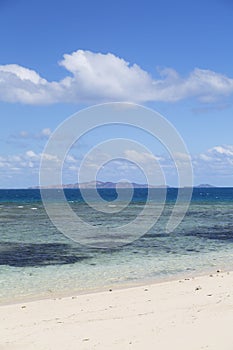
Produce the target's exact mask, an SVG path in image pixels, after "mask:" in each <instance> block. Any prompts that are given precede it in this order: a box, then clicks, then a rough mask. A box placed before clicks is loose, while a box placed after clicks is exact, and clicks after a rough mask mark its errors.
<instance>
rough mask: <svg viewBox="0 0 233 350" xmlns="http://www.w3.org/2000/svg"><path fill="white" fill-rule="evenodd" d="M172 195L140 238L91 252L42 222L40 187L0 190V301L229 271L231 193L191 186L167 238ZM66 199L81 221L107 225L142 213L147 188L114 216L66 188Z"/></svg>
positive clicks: (232, 264) (110, 194)
mask: <svg viewBox="0 0 233 350" xmlns="http://www.w3.org/2000/svg"><path fill="white" fill-rule="evenodd" d="M158 191H159V190H158ZM101 194H102V196H103V197H104V198H105V199H107V200H108V201H109V204H110V205H111V203H110V201H111V200H113V199H114V198H116V193H115V191H114V190H103V191H102V193H101ZM176 195H177V190H176V189H168V193H167V202H166V206H165V209H164V211H163V214H162V216H161V217H160V219H159V221H158V222H157V223H156V224H155V225H154V227H153V228H151V229H150V230H149V232H148V233H146V234H145V235H144V236H143V237H141V238H139V239H137V240H135V241H134V242H132V243H131V244H128V245H126V246H123V247H119V248H108V249H97V248H93V247H88V246H82V245H80V244H78V243H77V242H74V241H72V240H70V239H69V238H67V237H66V236H64V235H63V234H62V233H60V232H59V231H58V230H57V229H56V227H54V225H53V224H52V223H51V221H50V219H49V218H48V216H47V214H46V211H45V210H44V207H43V205H42V202H41V198H40V192H39V191H38V190H8V191H7V190H0V286H1V288H0V299H1V301H11V300H13V299H20V298H31V297H42V296H47V295H48V294H58V293H61V294H63V293H71V292H72V291H77V292H78V291H79V292H81V291H86V290H92V289H99V288H102V287H107V286H111V287H113V286H116V285H125V284H132V283H135V282H137V281H143V280H158V279H161V278H172V277H174V276H178V275H180V274H184V273H189V274H190V273H195V274H197V273H199V272H200V273H202V272H203V271H205V270H206V271H207V270H211V269H213V270H215V269H217V268H225V269H232V268H233V254H232V253H233V189H232V188H210V189H194V193H193V198H192V202H191V205H190V208H189V210H188V212H187V214H186V216H185V218H184V219H183V221H182V223H181V224H180V225H179V226H178V227H177V228H176V230H175V231H174V232H172V233H169V234H168V233H166V232H165V227H166V223H167V221H168V218H169V216H170V213H171V210H172V208H173V206H174V202H175V199H176ZM66 196H67V199H68V201H69V203H70V205H71V207H72V209H73V210H74V212H76V213H77V214H78V215H79V216H80V217H81V218H82V220H84V221H87V222H89V223H91V224H92V225H96V226H98V227H99V228H101V227H102V228H104V227H106V225H108V227H110V228H111V227H115V226H117V225H119V226H120V225H122V224H123V223H124V224H126V223H128V222H130V221H131V220H132V219H133V218H135V217H136V216H137V215H138V214H139V213H140V212H141V210H142V209H143V207H144V205H145V200H146V196H147V191H146V190H143V189H140V190H135V194H134V197H133V200H132V202H131V204H130V205H129V206H128V207H126V208H125V210H123V211H122V212H120V213H118V214H114V215H109V214H108V215H106V214H102V213H101V212H98V211H93V210H92V209H90V208H88V207H87V205H86V204H85V203H84V201H83V200H82V197H81V194H80V192H79V191H77V190H67V191H66ZM157 197H158V196H157ZM121 204H122V203H121ZM121 204H119V205H121ZM97 205H98V203H97ZM114 205H115V204H114ZM151 215H153V213H151ZM144 220H150V218H149V216H145V217H143V221H144ZM142 224H143V222H142ZM110 231H111V230H110Z"/></svg>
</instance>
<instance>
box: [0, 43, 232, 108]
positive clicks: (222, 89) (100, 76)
mask: <svg viewBox="0 0 233 350" xmlns="http://www.w3.org/2000/svg"><path fill="white" fill-rule="evenodd" d="M59 65H60V66H62V67H63V68H65V69H66V70H67V76H66V77H65V78H64V79H62V80H60V81H52V82H49V81H48V80H46V79H45V78H42V77H41V76H40V75H39V74H38V73H37V72H35V71H34V70H31V69H28V68H25V67H22V66H19V65H17V64H8V65H1V66H0V100H2V101H6V102H20V103H25V104H50V103H59V102H63V103H69V102H73V103H80V102H104V101H119V100H120V101H132V102H146V101H169V102H175V101H179V100H182V99H186V98H190V97H195V98H198V99H199V100H201V101H203V102H213V101H215V100H216V99H218V98H220V97H224V96H228V95H230V94H232V93H233V79H232V78H230V77H227V76H225V75H223V74H220V73H216V72H213V71H211V70H207V69H199V68H195V69H194V70H193V71H192V72H190V74H189V75H188V76H187V77H182V76H180V75H179V74H178V72H176V71H175V70H174V69H171V68H169V69H164V70H162V71H160V78H159V79H155V78H153V77H152V75H151V74H149V73H148V72H146V71H145V70H143V69H142V68H141V67H139V66H138V65H137V64H130V63H129V62H126V61H125V60H124V59H123V58H119V57H117V56H115V55H113V54H111V53H108V54H102V53H94V52H91V51H83V50H78V51H75V52H73V53H71V54H65V55H64V56H63V59H62V60H61V61H60V62H59Z"/></svg>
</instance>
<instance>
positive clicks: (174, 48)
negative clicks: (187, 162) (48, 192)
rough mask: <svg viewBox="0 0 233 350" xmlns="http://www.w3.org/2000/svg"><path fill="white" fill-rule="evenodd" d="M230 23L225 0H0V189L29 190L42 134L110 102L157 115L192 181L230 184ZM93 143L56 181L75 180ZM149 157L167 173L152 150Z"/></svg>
mask: <svg viewBox="0 0 233 350" xmlns="http://www.w3.org/2000/svg"><path fill="white" fill-rule="evenodd" d="M232 16H233V4H232V2H231V1H230V0H212V1H210V0H206V1H200V0H197V1H195V2H194V1H184V0H180V1H171V0H169V1H168V0H167V1H166V0H165V1H164V0H163V1H162V0H161V1H160V0H159V1H144V2H141V1H137V2H135V1H130V0H129V1H116V2H110V1H103V0H102V1H98V2H96V1H85V2H83V1H76V0H66V1H63V0H61V1H59V2H57V1H54V0H50V1H45V0H42V1H40V2H35V1H34V2H33V1H29V0H17V1H16V0H8V1H6V0H5V1H4V0H2V1H0V33H1V34H0V35H1V41H0V118H1V119H0V120H1V129H0V188H6V187H7V188H14V187H28V186H33V185H37V184H38V172H39V161H40V156H41V153H42V151H43V148H44V146H45V143H46V142H47V140H48V138H49V136H50V135H51V132H52V131H53V130H54V129H55V128H56V127H57V126H58V125H59V124H60V123H61V122H62V121H64V120H65V119H66V118H67V117H69V116H70V115H71V114H73V113H75V112H76V111H78V110H81V109H82V108H84V107H88V106H91V105H93V104H98V103H102V102H112V101H132V102H136V103H140V104H142V105H144V106H148V107H150V108H153V109H155V110H157V111H158V112H159V113H161V114H162V115H163V116H164V117H166V118H167V119H168V120H169V121H170V122H171V123H172V124H173V125H174V126H175V127H176V129H177V130H178V132H179V133H180V134H181V136H182V137H183V139H184V141H185V143H186V145H187V147H188V149H189V152H190V154H191V157H192V161H193V168H194V183H195V184H198V183H212V184H214V185H223V186H233V175H232V174H233V171H232V170H233V142H232V130H233V118H232V115H233V103H232V102H233V64H232V62H233V48H232V46H233V43H232V36H233V22H232ZM104 133H105V134H106V137H107V136H108V137H109V130H108V131H104ZM110 134H111V133H110ZM116 134H117V132H116V130H115V131H112V135H116ZM129 134H130V132H129ZM125 135H127V130H126V131H125ZM95 140H98V135H97V134H96V135H95V134H92V135H90V136H89V137H87V139H86V140H84V142H83V146H82V147H81V148H82V150H81V151H77V148H78V147H76V151H74V153H72V154H71V155H72V159H71V158H70V162H71V163H72V166H68V167H67V169H66V175H65V176H66V177H65V178H64V181H71V182H72V181H74V182H75V180H76V177H77V169H78V167H79V161H80V155H81V154H85V145H86V148H88V147H89V146H90V145H88V142H89V143H94V141H95ZM141 140H143V141H142V142H146V141H145V136H142V139H141ZM75 152H76V153H75ZM153 152H154V153H155V155H156V156H161V158H163V160H164V163H163V164H162V167H163V166H165V164H166V166H168V164H169V159H168V158H167V156H166V155H165V154H163V151H161V149H160V147H158V149H157V150H156V147H154V148H153ZM115 167H116V165H114V169H115V170H116V172H118V171H120V170H119V169H116V168H115ZM110 175H111V179H113V180H114V179H116V176H114V174H113V169H111V171H109V173H108V170H106V173H105V174H102V175H101V176H102V179H103V180H107V179H109V177H110ZM123 175H124V174H121V176H123ZM131 175H132V180H135V181H136V180H138V181H140V180H141V179H140V176H139V175H138V178H137V176H136V175H135V173H134V174H133V170H132V174H131ZM127 176H130V171H129V173H128V174H127ZM166 176H167V183H169V184H170V185H173V184H175V183H176V180H175V179H174V178H173V176H171V175H169V172H168V173H167V174H166ZM111 179H110V180H111Z"/></svg>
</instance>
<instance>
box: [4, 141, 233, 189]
mask: <svg viewBox="0 0 233 350" xmlns="http://www.w3.org/2000/svg"><path fill="white" fill-rule="evenodd" d="M125 155H126V158H130V159H131V162H129V161H127V160H125V159H124V158H123V159H115V160H113V161H112V162H110V163H107V164H105V163H103V166H102V167H101V168H100V167H99V165H100V163H101V162H102V161H104V159H106V154H103V153H99V154H95V155H94V156H92V157H91V156H90V157H88V158H87V159H86V164H85V167H84V169H83V170H82V171H83V172H84V175H85V176H84V178H85V181H89V180H90V179H92V176H93V173H94V172H95V171H96V170H97V169H99V171H100V175H101V176H103V178H104V179H105V180H106V181H113V180H116V181H118V179H119V178H128V179H131V181H135V182H140V181H142V182H143V181H144V180H143V177H142V175H140V174H141V173H140V171H139V168H138V167H137V166H136V164H137V161H140V162H141V163H143V170H144V171H145V173H147V174H148V172H149V171H150V169H151V164H152V162H156V161H158V163H159V165H160V167H161V170H162V171H163V172H164V175H165V179H166V182H167V183H168V184H171V183H174V181H176V179H177V174H176V170H175V167H174V163H173V162H172V160H171V158H170V157H169V155H166V154H163V155H162V156H161V155H154V156H153V155H150V154H146V153H145V152H143V151H142V152H139V151H137V152H135V151H133V152H132V151H131V150H126V151H125ZM42 156H43V157H44V158H43V159H44V160H46V161H48V165H49V166H50V167H52V166H55V167H56V166H60V165H61V159H59V158H58V157H57V156H55V155H51V154H42V153H39V152H36V151H35V150H33V149H30V148H29V149H28V150H27V151H25V152H24V153H22V154H15V155H9V156H0V169H1V171H0V177H1V181H3V179H4V177H9V176H10V177H11V178H15V179H16V180H18V179H19V175H22V178H23V177H25V176H31V178H32V180H31V183H32V184H34V185H37V184H38V174H39V168H40V161H41V157H42ZM191 159H192V164H193V169H194V175H195V179H196V180H195V183H198V182H199V180H198V179H202V181H203V180H204V182H205V181H206V179H208V180H209V179H210V180H211V181H213V183H214V182H215V179H219V180H218V181H219V184H221V185H225V179H227V181H228V182H227V183H232V179H233V145H217V146H214V147H212V148H210V149H208V150H206V151H205V152H203V153H201V154H197V155H192V156H191ZM81 160H82V159H80V157H77V156H76V155H75V154H68V155H67V157H66V160H65V162H64V164H63V170H62V171H63V175H64V183H68V182H67V180H66V179H70V181H71V182H73V183H75V182H77V181H78V178H77V174H78V171H79V169H80V164H81ZM180 161H181V162H184V163H185V162H186V158H185V157H180ZM153 171H154V168H153ZM83 181H84V180H83ZM2 183H3V182H2Z"/></svg>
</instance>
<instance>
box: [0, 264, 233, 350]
mask: <svg viewBox="0 0 233 350" xmlns="http://www.w3.org/2000/svg"><path fill="white" fill-rule="evenodd" d="M0 324H1V331H0V333H1V337H0V349H1V350H14V349H17V350H19V349H24V350H26V349H33V350H34V349H35V350H48V349H56V350H60V349H62V350H65V349H67V350H68V349H69V350H72V349H82V350H87V349H88V350H89V349H99V350H100V349H101V350H103V349H134V350H135V349H140V350H141V349H159V350H165V349H166V350H168V349H174V350H176V349H177V350H178V349H179V350H187V349H189V350H199V349H200V350H201V349H208V350H220V349H221V350H232V348H233V332H232V324H233V272H221V271H218V272H215V273H213V274H208V275H205V276H200V277H187V278H182V279H179V280H173V281H167V282H162V283H154V284H147V285H140V286H136V287H131V288H127V289H110V290H104V291H102V292H98V293H90V294H80V295H71V296H69V297H61V298H55V297H54V298H50V299H42V300H34V301H29V302H25V303H24V302H20V303H18V304H8V305H2V306H1V307H0Z"/></svg>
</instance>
